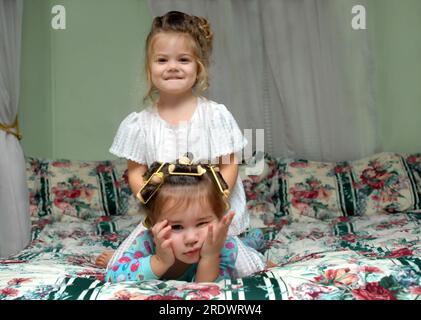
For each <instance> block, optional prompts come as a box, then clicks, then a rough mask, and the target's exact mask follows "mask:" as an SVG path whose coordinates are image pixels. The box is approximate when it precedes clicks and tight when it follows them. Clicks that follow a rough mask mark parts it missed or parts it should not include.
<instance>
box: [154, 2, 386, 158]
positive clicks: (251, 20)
mask: <svg viewBox="0 0 421 320" xmlns="http://www.w3.org/2000/svg"><path fill="white" fill-rule="evenodd" d="M354 2H355V1H353V0H344V1H337V0H160V1H152V0H150V1H149V4H150V6H151V9H152V13H153V15H154V16H155V15H163V14H165V13H166V12H167V11H170V10H179V11H184V12H187V13H191V14H195V15H200V16H204V17H206V18H208V19H209V20H210V22H211V27H212V29H213V31H214V34H215V35H214V41H215V42H214V53H213V66H212V67H211V82H210V84H211V85H210V88H209V94H208V96H209V97H210V98H211V99H213V100H216V101H218V102H221V103H224V104H226V105H227V107H228V108H229V109H230V110H231V112H232V113H233V114H234V117H235V118H236V119H237V121H238V122H239V124H240V126H241V127H242V128H243V129H248V128H249V129H264V130H265V151H266V152H268V153H270V154H272V155H275V156H281V157H301V158H305V159H312V160H326V161H335V160H351V159H357V158H360V157H363V156H366V155H369V154H372V153H374V152H376V151H378V149H379V146H378V140H379V139H378V134H377V129H376V127H377V126H376V117H375V105H374V91H373V89H372V86H373V82H374V81H375V79H373V77H374V72H373V70H372V69H373V67H372V66H373V62H372V60H371V56H372V53H371V49H370V39H369V38H368V37H369V34H368V32H367V31H364V30H361V31H355V30H352V29H351V20H352V17H353V14H352V13H351V9H352V6H353V5H354V4H357V3H354ZM365 3H366V0H361V1H358V4H363V5H364V4H365Z"/></svg>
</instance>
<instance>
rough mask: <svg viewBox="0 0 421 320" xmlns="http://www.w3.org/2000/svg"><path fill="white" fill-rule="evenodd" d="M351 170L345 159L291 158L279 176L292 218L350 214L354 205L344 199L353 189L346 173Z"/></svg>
mask: <svg viewBox="0 0 421 320" xmlns="http://www.w3.org/2000/svg"><path fill="white" fill-rule="evenodd" d="M349 171H350V167H349V166H348V164H346V163H341V164H338V165H337V164H335V163H333V162H332V163H329V162H315V161H307V160H293V161H290V162H289V163H288V164H287V168H286V172H287V175H285V176H284V177H283V178H281V180H282V182H281V184H283V185H285V186H286V187H285V191H286V192H287V195H286V196H285V197H286V199H287V206H286V211H287V213H288V215H290V216H292V217H293V218H300V217H302V216H309V217H313V218H319V219H324V218H333V217H339V216H343V215H353V214H354V212H355V209H354V207H353V206H349V205H347V203H346V201H344V200H345V199H346V198H348V196H349V194H348V193H349V192H350V191H352V190H351V189H352V186H351V185H350V181H349V180H347V179H346V178H345V177H343V178H341V177H340V176H346V175H347V174H348V173H349Z"/></svg>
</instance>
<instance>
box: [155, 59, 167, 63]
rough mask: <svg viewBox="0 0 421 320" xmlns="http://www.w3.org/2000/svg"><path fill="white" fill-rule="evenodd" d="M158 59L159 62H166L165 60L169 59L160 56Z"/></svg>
mask: <svg viewBox="0 0 421 320" xmlns="http://www.w3.org/2000/svg"><path fill="white" fill-rule="evenodd" d="M156 61H157V62H158V63H164V62H166V61H167V59H164V58H159V59H156Z"/></svg>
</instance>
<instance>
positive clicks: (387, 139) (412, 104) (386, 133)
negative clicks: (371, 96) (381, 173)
mask: <svg viewBox="0 0 421 320" xmlns="http://www.w3.org/2000/svg"><path fill="white" fill-rule="evenodd" d="M369 4H370V6H369V10H370V11H369V13H368V19H370V16H371V17H373V19H374V21H375V23H374V30H371V31H372V32H374V35H375V37H374V49H375V58H376V59H375V62H376V69H377V73H378V79H379V82H378V83H377V102H376V103H377V110H378V116H379V124H380V127H381V140H382V141H381V142H382V146H383V150H385V151H398V152H421V37H420V31H421V1H419V0H400V1H397V0H369Z"/></svg>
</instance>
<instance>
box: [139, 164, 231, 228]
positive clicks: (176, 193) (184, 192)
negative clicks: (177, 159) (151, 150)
mask: <svg viewBox="0 0 421 320" xmlns="http://www.w3.org/2000/svg"><path fill="white" fill-rule="evenodd" d="M160 166H161V163H159V162H154V163H152V164H151V166H150V167H149V168H148V170H147V171H146V173H145V174H144V176H143V179H144V181H147V180H148V179H149V178H150V177H151V176H152V174H153V173H154V172H156V171H157V169H158V168H159V167H160ZM174 166H175V171H176V172H187V173H190V172H197V167H198V165H184V164H174ZM168 168H169V164H168V163H167V164H165V165H164V166H163V167H162V168H161V170H160V172H162V174H163V179H164V180H163V181H165V182H164V183H163V184H162V186H160V187H159V188H157V185H158V184H160V183H161V182H162V181H161V180H160V179H156V180H155V177H153V178H152V179H151V181H150V182H149V183H148V184H147V185H145V186H144V188H143V190H142V191H141V194H142V197H143V198H144V199H148V198H149V197H151V198H150V200H149V201H148V202H147V204H145V208H146V214H147V217H146V219H145V226H146V227H148V228H149V227H152V226H153V225H154V224H155V223H156V222H157V221H158V219H159V216H160V214H161V213H162V212H163V211H165V212H171V211H173V210H177V211H178V210H186V209H188V208H190V207H192V206H195V208H198V209H199V210H200V209H201V208H210V209H211V210H212V212H213V213H214V214H215V215H216V216H217V217H218V219H220V218H222V216H223V215H224V212H225V209H226V199H224V197H223V194H222V193H221V191H220V190H219V189H218V187H217V184H216V181H214V178H213V176H212V175H211V174H210V173H209V170H207V172H206V173H205V174H203V175H201V176H187V175H171V174H169V172H168ZM220 177H222V176H220ZM219 182H220V183H221V184H222V187H223V188H227V185H226V182H225V181H224V180H223V179H222V178H219ZM157 189H158V190H157ZM154 193H155V194H154ZM152 194H154V195H153V196H151V195H152Z"/></svg>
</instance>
